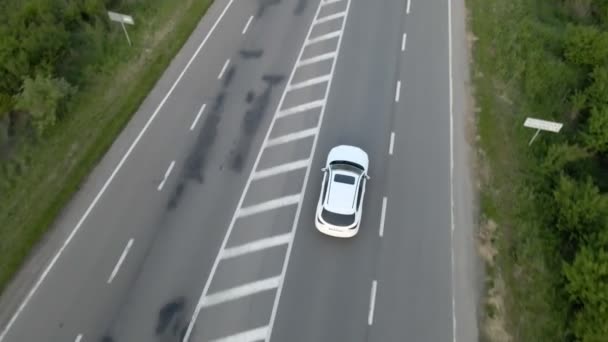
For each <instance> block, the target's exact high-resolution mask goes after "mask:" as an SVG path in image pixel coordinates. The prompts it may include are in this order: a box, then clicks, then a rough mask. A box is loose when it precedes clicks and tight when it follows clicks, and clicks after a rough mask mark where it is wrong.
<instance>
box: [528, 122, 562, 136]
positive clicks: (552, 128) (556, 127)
mask: <svg viewBox="0 0 608 342" xmlns="http://www.w3.org/2000/svg"><path fill="white" fill-rule="evenodd" d="M563 125H564V124H562V123H559V122H553V121H546V120H541V119H534V118H526V121H525V122H524V126H525V127H530V128H536V129H540V130H542V131H549V132H553V133H558V132H559V131H560V130H561V129H562V126H563Z"/></svg>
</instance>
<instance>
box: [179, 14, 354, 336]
mask: <svg viewBox="0 0 608 342" xmlns="http://www.w3.org/2000/svg"><path fill="white" fill-rule="evenodd" d="M349 5H350V2H348V4H347V8H348V6H349ZM321 6H322V5H321V3H319V5H318V6H317V13H316V14H315V16H317V15H318V14H319V12H320V11H321ZM347 12H348V9H347ZM313 18H314V17H313ZM345 22H346V18H345V19H344V21H343V22H342V28H344V23H345ZM312 29H313V25H312V22H311V24H310V25H309V27H308V33H307V34H306V37H309V36H310V33H311V32H312ZM340 40H341V38H339V40H338V49H339V46H340ZM305 48H306V44H305V43H303V44H302V46H301V47H300V52H299V53H298V58H296V61H299V60H301V59H302V54H303V53H304V49H305ZM334 69H335V59H334V62H333V64H332V72H331V73H332V75H333V72H334ZM295 72H296V67H295V65H294V67H293V68H292V69H291V73H290V75H289V78H288V81H287V84H289V83H291V81H292V80H293V76H294V74H295ZM329 82H330V84H329V85H328V86H327V87H326V89H325V98H326V99H327V96H328V93H329V89H330V87H331V81H329ZM286 95H287V92H286V91H283V93H282V94H281V98H280V99H279V104H278V105H277V109H276V111H275V115H274V116H273V117H272V119H271V121H270V125H269V127H268V129H267V130H266V136H265V137H264V142H267V141H268V140H269V137H270V133H271V132H272V129H273V128H274V125H275V123H276V120H277V119H278V116H279V115H278V114H279V111H280V108H281V107H282V106H283V102H284V101H285V97H286ZM324 112H325V107H322V109H321V113H320V115H319V123H321V122H322V121H323V115H324ZM319 125H320V124H319ZM318 137H319V135H318V134H317V135H315V136H314V139H313V145H312V152H311V157H312V156H313V155H314V151H315V148H316V144H317V140H318ZM262 146H264V144H262ZM263 151H264V149H262V148H260V149H259V150H258V154H257V156H256V159H255V162H254V163H253V168H252V170H251V172H250V174H249V178H248V179H247V182H246V183H245V189H244V190H243V192H242V193H241V197H240V198H239V202H238V204H237V210H235V212H234V214H233V215H232V218H231V220H230V224H229V225H228V230H227V231H226V234H225V235H224V240H222V244H221V246H220V251H221V250H223V249H225V248H226V244H227V243H228V239H229V238H230V234H231V233H232V230H233V229H234V226H235V223H236V220H237V219H238V214H239V212H238V208H240V207H241V206H242V205H243V202H244V201H245V196H246V195H247V191H248V190H249V187H250V186H251V177H253V172H254V170H255V169H256V168H257V166H258V165H259V163H260V160H261V158H262V153H263ZM309 175H310V167H309V168H308V169H307V170H306V175H305V176H304V183H303V184H302V190H303V191H304V189H306V185H307V182H308V176H309ZM301 208H302V202H300V203H299V204H298V206H297V209H296V215H295V218H294V221H293V223H292V232H293V234H295V232H296V230H297V224H296V223H297V221H298V219H299V215H300V212H301ZM292 242H293V238H292V241H290V242H289V244H288V245H287V252H286V254H287V258H286V260H285V261H284V263H283V270H282V272H281V275H283V276H284V274H285V270H286V267H287V262H288V260H289V256H290V253H291V246H292V245H293V244H292ZM220 254H221V253H220V252H218V255H217V256H216V257H215V260H214V261H213V265H212V267H211V271H210V272H209V275H208V276H207V281H206V282H205V287H204V288H203V291H202V293H201V296H200V298H199V301H198V303H197V305H196V307H195V309H194V312H193V314H192V318H191V319H190V321H189V323H188V328H187V329H186V333H185V334H184V339H183V342H188V341H189V338H190V335H191V334H192V330H193V329H194V325H195V324H196V321H197V318H198V315H199V314H200V311H201V310H202V305H201V303H202V301H203V298H204V297H205V296H206V295H207V292H208V291H209V287H210V286H211V282H212V281H213V279H214V276H215V272H216V271H217V268H218V265H219V262H220V256H221V255H220ZM282 284H283V283H282V282H281V284H280V286H279V288H278V292H277V295H276V298H277V299H276V300H275V303H274V306H273V311H272V314H271V318H270V325H269V328H268V334H267V335H266V339H265V341H266V342H268V340H269V338H270V334H271V332H272V324H273V323H274V317H275V315H276V310H277V304H278V301H279V298H280V294H281V291H282Z"/></svg>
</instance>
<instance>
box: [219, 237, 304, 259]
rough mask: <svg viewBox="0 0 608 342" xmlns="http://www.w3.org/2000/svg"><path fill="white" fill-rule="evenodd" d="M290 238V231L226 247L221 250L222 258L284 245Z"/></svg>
mask: <svg viewBox="0 0 608 342" xmlns="http://www.w3.org/2000/svg"><path fill="white" fill-rule="evenodd" d="M291 238H292V234H291V233H285V234H281V235H275V236H273V237H269V238H264V239H260V240H256V241H253V242H249V243H246V244H243V245H240V246H236V247H231V248H226V249H224V250H223V251H222V259H230V258H235V257H238V256H241V255H244V254H249V253H253V252H257V251H261V250H264V249H268V248H272V247H277V246H281V245H285V244H287V243H289V241H290V240H291Z"/></svg>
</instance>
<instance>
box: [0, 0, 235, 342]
mask: <svg viewBox="0 0 608 342" xmlns="http://www.w3.org/2000/svg"><path fill="white" fill-rule="evenodd" d="M233 2H234V0H229V1H228V4H226V7H224V9H223V10H222V13H220V16H219V17H218V18H217V19H216V20H215V22H214V23H213V26H211V29H209V32H207V35H205V38H203V41H202V42H201V43H200V44H199V45H198V47H197V48H196V50H195V51H194V53H193V54H192V56H190V59H189V60H188V63H186V65H185V66H184V68H183V69H182V71H181V72H180V73H179V75H178V76H177V78H176V79H175V81H174V82H173V84H172V85H171V88H169V91H167V93H166V94H165V96H164V97H163V99H162V100H161V101H160V103H159V104H158V106H157V107H156V109H155V110H154V112H153V113H152V115H151V116H150V118H148V120H147V121H146V123H145V124H144V127H143V128H142V129H141V131H139V133H138V134H137V136H136V137H135V140H133V142H132V143H131V145H130V146H129V149H128V150H127V152H125V154H124V155H123V156H122V158H121V159H120V161H119V162H118V164H117V165H116V167H115V168H114V170H112V173H111V174H110V176H109V177H108V179H107V180H106V181H105V182H104V183H103V185H102V187H101V189H100V190H99V192H98V193H97V195H95V198H93V201H92V202H91V204H89V206H88V207H87V209H86V210H85V212H84V214H82V216H81V217H80V219H79V220H78V222H77V223H76V226H74V229H72V231H71V232H70V234H69V235H68V237H67V238H66V239H65V241H64V242H63V244H62V245H61V247H60V248H59V250H58V251H57V253H56V254H55V256H53V258H52V259H51V261H50V262H49V263H48V265H47V266H46V268H45V269H44V271H43V272H42V274H41V275H40V276H39V277H38V280H36V283H34V286H33V287H32V288H31V289H30V291H29V292H28V293H27V295H26V296H25V299H23V301H22V302H21V304H20V305H19V307H18V308H17V311H16V312H15V313H14V314H13V316H12V317H11V319H10V320H9V321H8V323H7V324H6V326H5V327H4V330H2V332H1V333H0V342H2V341H4V338H5V337H6V335H7V334H8V331H9V330H10V329H11V327H12V326H13V324H15V321H16V320H17V318H18V317H19V316H20V315H21V313H22V312H23V310H24V309H25V306H26V305H27V304H28V303H29V302H30V300H32V297H33V296H34V294H35V293H36V291H38V289H39V288H40V285H42V282H44V280H45V279H46V277H47V276H48V274H49V272H50V271H51V269H52V268H53V266H55V264H56V263H57V260H59V257H60V256H61V254H63V252H64V251H65V249H66V248H67V246H68V245H69V244H70V242H71V241H72V239H73V238H74V236H75V235H76V233H78V231H79V230H80V228H81V227H82V225H83V224H84V222H85V221H86V219H87V218H88V217H89V215H90V214H91V211H93V208H95V206H96V205H97V203H98V202H99V200H100V199H101V196H103V194H104V193H105V192H106V190H107V189H108V187H109V186H110V184H111V183H112V180H114V177H116V175H117V174H118V171H119V170H120V169H121V168H122V166H123V165H124V164H125V162H126V161H127V158H129V156H130V155H131V153H132V152H133V150H134V149H135V146H137V144H138V143H139V141H140V140H141V138H142V137H143V135H144V133H146V131H147V130H148V127H150V125H151V124H152V121H154V118H156V116H157V115H158V113H159V112H160V110H161V109H162V108H163V106H164V105H165V103H166V102H167V99H169V96H171V94H173V91H175V88H176V87H177V84H178V83H179V82H180V81H181V80H182V78H183V77H184V75H185V74H186V72H187V71H188V69H190V66H191V65H192V63H193V62H194V59H195V58H196V57H197V56H198V54H199V53H200V51H201V50H202V49H203V47H204V46H205V44H207V41H208V40H209V38H210V37H211V34H213V32H214V31H215V29H216V28H217V26H218V25H219V23H220V21H221V20H222V18H224V15H226V12H228V9H229V8H230V6H232V3H233Z"/></svg>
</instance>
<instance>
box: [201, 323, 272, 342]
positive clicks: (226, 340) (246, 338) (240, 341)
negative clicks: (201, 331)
mask: <svg viewBox="0 0 608 342" xmlns="http://www.w3.org/2000/svg"><path fill="white" fill-rule="evenodd" d="M266 334H268V327H267V326H266V327H260V328H256V329H252V330H247V331H243V332H240V333H236V334H234V335H230V336H227V337H222V338H218V339H216V340H212V341H211V342H255V341H261V340H263V339H264V338H265V337H266Z"/></svg>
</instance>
